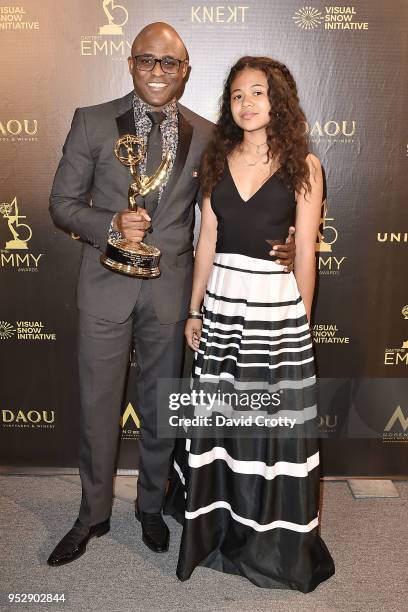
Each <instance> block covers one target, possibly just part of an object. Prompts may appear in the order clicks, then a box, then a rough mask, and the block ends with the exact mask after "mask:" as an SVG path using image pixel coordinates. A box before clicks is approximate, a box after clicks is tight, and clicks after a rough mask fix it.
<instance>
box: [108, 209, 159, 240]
mask: <svg viewBox="0 0 408 612" xmlns="http://www.w3.org/2000/svg"><path fill="white" fill-rule="evenodd" d="M150 221H151V219H150V217H149V215H148V214H147V212H146V210H145V209H144V208H138V210H137V212H132V211H131V210H122V211H121V212H120V213H117V215H116V216H115V220H114V223H113V225H114V227H115V229H117V230H118V231H119V232H120V233H121V234H122V235H123V236H124V237H125V238H126V240H130V241H132V242H142V240H143V238H144V235H145V233H146V231H147V230H148V229H149V228H150V226H151V223H150Z"/></svg>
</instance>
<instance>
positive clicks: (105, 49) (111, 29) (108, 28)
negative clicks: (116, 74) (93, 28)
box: [81, 0, 132, 61]
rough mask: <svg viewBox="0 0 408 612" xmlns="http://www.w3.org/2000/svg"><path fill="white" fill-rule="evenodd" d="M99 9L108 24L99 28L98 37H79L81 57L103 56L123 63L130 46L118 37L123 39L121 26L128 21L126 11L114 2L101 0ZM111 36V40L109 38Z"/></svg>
mask: <svg viewBox="0 0 408 612" xmlns="http://www.w3.org/2000/svg"><path fill="white" fill-rule="evenodd" d="M122 1H123V0H122ZM101 9H102V10H103V13H104V14H105V17H106V20H107V22H108V23H106V24H104V25H101V26H100V27H99V29H98V32H99V35H92V36H81V55H92V56H96V55H105V56H106V57H111V58H112V59H113V60H123V61H124V60H125V59H126V58H127V57H128V56H129V55H130V50H131V47H132V45H131V43H130V42H129V41H128V40H125V39H124V38H122V39H118V37H120V36H122V37H123V26H125V25H126V24H127V22H128V20H129V13H128V10H127V8H126V7H125V6H124V5H123V4H119V3H116V2H114V0H102V3H101ZM111 36H113V37H114V38H113V40H112V39H111V38H109V37H111Z"/></svg>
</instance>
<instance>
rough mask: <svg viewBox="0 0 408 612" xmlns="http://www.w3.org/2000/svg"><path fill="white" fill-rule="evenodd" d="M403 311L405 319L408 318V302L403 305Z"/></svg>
mask: <svg viewBox="0 0 408 612" xmlns="http://www.w3.org/2000/svg"><path fill="white" fill-rule="evenodd" d="M401 313H402V316H403V317H404V319H408V304H405V306H403V307H402V310H401Z"/></svg>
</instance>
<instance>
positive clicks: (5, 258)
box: [0, 196, 44, 272]
mask: <svg viewBox="0 0 408 612" xmlns="http://www.w3.org/2000/svg"><path fill="white" fill-rule="evenodd" d="M0 215H1V216H2V217H3V219H4V221H6V224H7V226H6V227H7V231H8V232H9V236H8V238H9V239H8V240H7V238H6V241H5V244H4V249H5V250H1V252H0V265H1V267H2V268H6V267H10V268H15V269H17V270H18V271H19V272H21V271H25V272H27V271H28V272H33V271H37V270H38V263H39V261H40V259H41V257H43V255H44V253H39V254H37V255H35V254H34V253H31V252H26V253H24V251H28V242H29V241H30V240H31V238H32V235H33V233H32V230H31V227H30V226H29V225H28V224H27V223H22V222H21V221H20V219H26V218H27V217H26V215H20V214H19V207H18V201H17V196H15V197H14V199H13V200H12V201H11V202H3V203H2V204H0ZM10 251H11V252H10ZM15 251H22V253H19V252H15Z"/></svg>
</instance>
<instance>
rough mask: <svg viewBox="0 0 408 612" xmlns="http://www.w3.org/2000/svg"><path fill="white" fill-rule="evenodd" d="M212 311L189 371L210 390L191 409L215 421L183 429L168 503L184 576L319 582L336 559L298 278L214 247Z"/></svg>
mask: <svg viewBox="0 0 408 612" xmlns="http://www.w3.org/2000/svg"><path fill="white" fill-rule="evenodd" d="M203 313H204V315H203V329H202V336H201V340H200V346H199V350H198V351H197V352H196V354H195V361H194V365H193V375H192V380H191V387H192V388H194V389H195V390H196V391H197V392H198V391H203V395H201V396H200V398H201V399H200V402H195V403H194V405H192V406H190V412H189V414H190V416H202V417H203V416H204V415H205V416H206V417H208V418H207V422H209V421H210V422H211V426H210V427H209V426H208V424H207V425H198V426H195V427H186V426H184V433H185V435H184V437H180V438H179V439H178V440H177V444H176V448H175V454H174V462H173V466H172V473H171V479H170V486H169V490H168V493H167V496H166V503H165V507H164V513H165V514H171V515H172V516H173V517H174V518H175V519H176V520H178V521H179V522H180V523H181V524H182V525H183V533H182V540H181V546H180V554H179V560H178V566H177V576H178V578H179V579H180V580H187V579H188V578H189V577H190V576H191V573H192V572H193V570H194V568H195V567H197V566H199V565H201V566H205V567H209V568H212V569H215V570H219V571H222V572H227V573H231V574H238V575H240V576H244V577H246V578H247V579H248V580H250V581H251V582H252V583H254V584H255V585H257V586H260V587H269V588H277V589H296V590H299V591H302V592H304V593H307V592H310V591H313V590H314V589H315V588H316V586H317V585H318V584H319V583H320V582H322V581H324V580H326V579H327V578H329V577H330V576H331V575H333V574H334V563H333V559H332V557H331V555H330V553H329V551H328V549H327V547H326V545H325V543H324V541H323V540H322V538H321V537H320V535H319V489H320V481H319V478H320V473H319V447H318V432H317V408H316V378H315V369H314V358H313V350H312V340H311V335H310V332H309V326H308V322H307V317H306V312H305V308H304V305H303V302H302V299H301V296H300V294H299V291H298V288H297V284H296V280H295V277H294V275H293V273H285V272H284V271H283V266H281V265H278V264H276V263H275V262H274V261H266V260H262V259H255V258H252V257H247V256H244V255H239V254H226V253H217V254H216V256H215V260H214V265H213V269H212V273H211V276H210V279H209V282H208V286H207V291H206V295H205V299H204V310H203ZM262 394H263V396H264V400H266V401H261V400H260V398H261V395H262ZM203 398H204V399H203ZM268 398H269V400H270V401H269V400H268ZM271 398H274V401H272V399H271ZM242 399H244V400H245V401H244V402H242ZM231 422H232V425H231Z"/></svg>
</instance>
